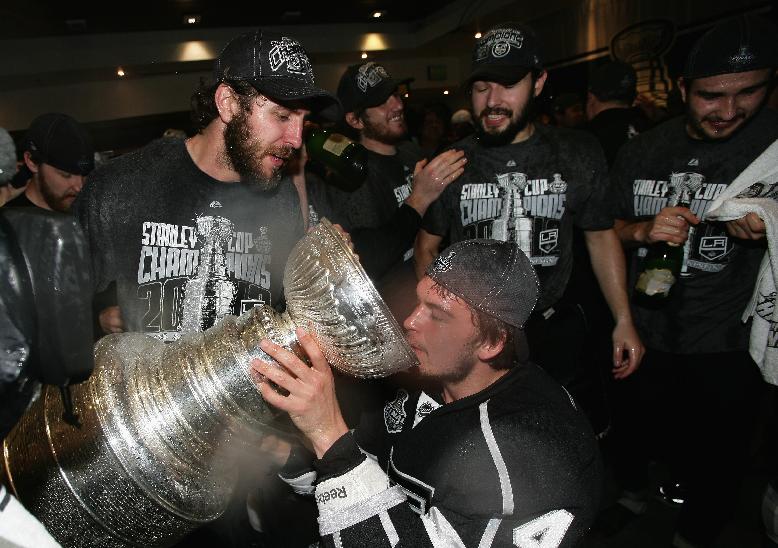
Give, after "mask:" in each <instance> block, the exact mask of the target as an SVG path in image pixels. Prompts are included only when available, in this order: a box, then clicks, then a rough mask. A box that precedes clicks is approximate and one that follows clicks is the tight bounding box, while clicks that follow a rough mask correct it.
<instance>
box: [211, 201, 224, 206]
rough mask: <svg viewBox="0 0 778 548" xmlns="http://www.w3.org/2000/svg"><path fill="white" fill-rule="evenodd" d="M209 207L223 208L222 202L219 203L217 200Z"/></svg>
mask: <svg viewBox="0 0 778 548" xmlns="http://www.w3.org/2000/svg"><path fill="white" fill-rule="evenodd" d="M208 207H222V204H221V202H217V201H216V200H214V201H213V202H211V203H210V204H208Z"/></svg>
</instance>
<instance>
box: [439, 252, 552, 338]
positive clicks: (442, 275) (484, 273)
mask: <svg viewBox="0 0 778 548" xmlns="http://www.w3.org/2000/svg"><path fill="white" fill-rule="evenodd" d="M427 276H429V277H430V278H432V280H433V281H435V283H437V284H438V285H441V286H443V287H445V288H446V289H448V290H449V291H451V292H452V293H453V294H454V295H456V296H457V297H459V298H460V299H462V300H463V301H465V302H466V303H467V304H469V305H470V306H472V307H473V308H475V309H476V310H480V311H481V312H484V313H486V314H489V315H490V316H493V317H495V318H497V319H498V320H502V321H504V322H505V323H507V324H508V325H512V326H514V327H518V328H523V327H524V323H525V322H526V321H527V319H528V318H529V316H530V314H531V313H532V310H533V309H534V308H535V304H536V303H537V301H538V293H539V289H538V278H537V276H536V274H535V269H534V268H532V264H530V262H529V259H527V256H526V255H525V254H524V252H523V251H522V250H521V249H520V248H519V246H518V245H516V244H515V243H513V242H500V241H497V240H484V239H478V240H464V241H462V242H457V243H455V244H452V245H450V246H449V247H447V248H446V249H445V250H443V252H442V253H441V254H440V255H438V258H437V259H435V261H433V263H432V264H431V265H430V266H429V267H427Z"/></svg>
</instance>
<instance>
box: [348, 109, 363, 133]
mask: <svg viewBox="0 0 778 548" xmlns="http://www.w3.org/2000/svg"><path fill="white" fill-rule="evenodd" d="M346 123H347V124H348V125H350V126H351V127H353V128H354V129H356V130H357V131H362V130H363V129H364V128H365V123H364V122H363V121H362V120H361V119H360V118H359V117H358V116H357V115H356V114H354V113H353V112H347V113H346Z"/></svg>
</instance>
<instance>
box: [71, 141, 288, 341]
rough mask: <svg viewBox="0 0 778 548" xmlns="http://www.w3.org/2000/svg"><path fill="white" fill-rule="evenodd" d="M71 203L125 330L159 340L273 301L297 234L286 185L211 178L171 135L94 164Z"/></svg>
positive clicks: (279, 295)
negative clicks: (263, 186)
mask: <svg viewBox="0 0 778 548" xmlns="http://www.w3.org/2000/svg"><path fill="white" fill-rule="evenodd" d="M74 211H75V213H76V215H77V216H78V218H79V221H80V222H81V224H82V226H83V227H84V229H85V231H86V234H87V237H88V240H89V244H90V248H91V254H92V268H93V272H94V276H95V283H96V288H97V289H98V290H102V289H104V288H105V287H106V286H107V285H108V283H110V282H111V281H116V284H117V298H118V304H119V306H120V308H121V311H122V315H123V319H124V322H125V325H126V328H127V330H128V331H143V332H146V333H148V334H150V335H153V336H156V337H158V338H161V339H163V340H175V339H177V338H178V337H179V336H180V334H181V332H182V331H183V332H190V331H199V330H202V329H206V328H208V327H210V326H211V325H213V323H214V322H215V321H216V320H217V319H219V318H221V317H222V316H224V315H225V314H235V315H237V314H241V313H242V312H244V311H245V310H247V309H248V308H251V307H253V306H255V305H257V304H261V303H264V304H269V305H271V306H278V305H280V304H281V303H282V300H283V292H282V283H283V269H284V266H285V264H286V260H287V258H288V256H289V252H290V251H291V248H292V247H293V245H294V244H295V243H296V242H297V240H299V238H300V237H301V236H302V234H303V223H302V214H301V211H300V205H299V200H298V197H297V192H296V190H295V189H294V187H293V186H292V185H291V184H288V183H287V184H281V185H279V187H278V188H277V189H276V190H275V191H270V192H262V191H260V190H259V189H257V188H255V187H251V186H249V185H246V184H242V183H223V182H220V181H217V180H216V179H213V178H211V177H210V176H208V175H206V174H205V173H203V172H202V171H200V169H198V168H197V166H196V165H195V164H194V162H192V159H191V157H190V156H189V153H188V152H187V150H186V146H185V144H184V141H181V140H175V139H160V140H157V141H154V142H152V143H151V144H149V145H147V146H146V147H144V148H142V149H140V150H137V151H134V152H131V153H129V154H126V155H124V156H120V157H118V158H116V159H115V160H112V161H110V162H109V163H107V164H106V165H104V166H102V167H101V168H99V169H98V170H96V171H95V172H94V173H93V174H92V175H90V177H89V179H88V181H87V184H86V185H85V186H84V189H83V191H82V192H81V194H80V196H79V198H78V199H77V201H76V203H75V205H74Z"/></svg>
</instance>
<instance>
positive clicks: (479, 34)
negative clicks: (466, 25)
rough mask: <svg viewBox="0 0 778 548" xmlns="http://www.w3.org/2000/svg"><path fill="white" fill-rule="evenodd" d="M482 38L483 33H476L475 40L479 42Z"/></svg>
mask: <svg viewBox="0 0 778 548" xmlns="http://www.w3.org/2000/svg"><path fill="white" fill-rule="evenodd" d="M480 37H481V33H480V32H476V33H475V39H476V40H478V39H479V38H480Z"/></svg>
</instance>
